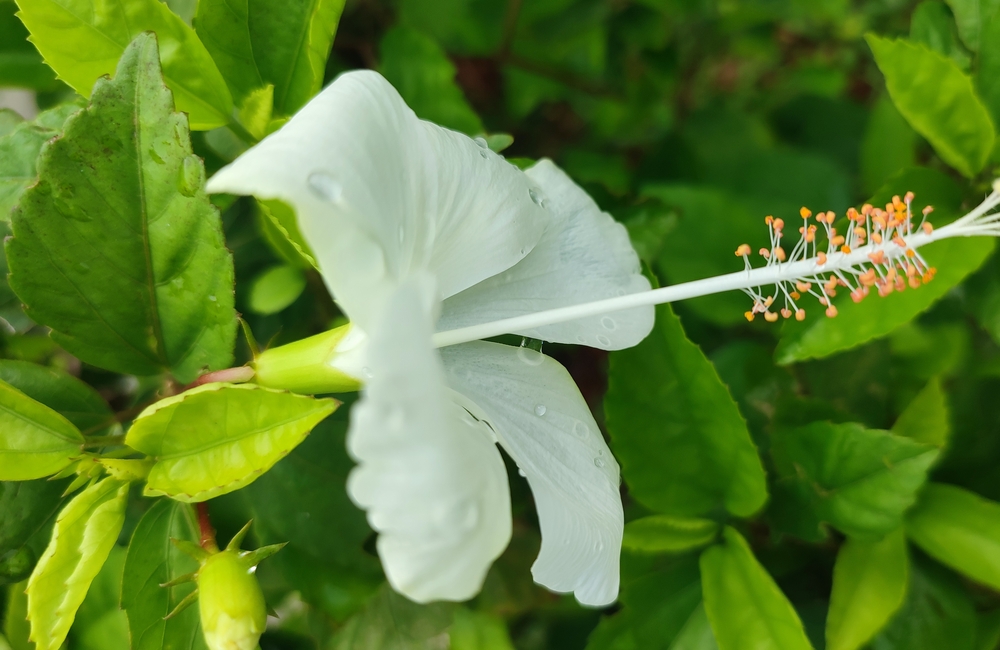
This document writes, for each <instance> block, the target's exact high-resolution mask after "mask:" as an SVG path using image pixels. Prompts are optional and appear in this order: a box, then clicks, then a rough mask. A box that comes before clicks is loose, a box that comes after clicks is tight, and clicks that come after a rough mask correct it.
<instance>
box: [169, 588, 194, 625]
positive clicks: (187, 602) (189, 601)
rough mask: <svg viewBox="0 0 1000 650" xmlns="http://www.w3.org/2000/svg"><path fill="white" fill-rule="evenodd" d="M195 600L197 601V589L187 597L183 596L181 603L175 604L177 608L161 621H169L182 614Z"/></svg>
mask: <svg viewBox="0 0 1000 650" xmlns="http://www.w3.org/2000/svg"><path fill="white" fill-rule="evenodd" d="M196 600H198V590H197V589H195V590H194V591H192V592H191V593H189V594H188V595H187V596H184V598H183V599H182V600H181V602H179V603H177V607H174V609H173V611H172V612H170V613H169V614H167V615H166V616H164V617H163V620H165V621H166V620H169V619H171V618H173V617H175V616H177V615H178V614H180V613H181V612H183V611H184V610H185V609H187V608H188V607H189V606H190V605H191V604H192V603H193V602H194V601H196Z"/></svg>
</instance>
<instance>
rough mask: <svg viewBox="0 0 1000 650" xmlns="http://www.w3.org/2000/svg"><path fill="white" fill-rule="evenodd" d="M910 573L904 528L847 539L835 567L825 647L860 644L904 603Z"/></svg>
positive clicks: (845, 649)
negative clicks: (868, 537)
mask: <svg viewBox="0 0 1000 650" xmlns="http://www.w3.org/2000/svg"><path fill="white" fill-rule="evenodd" d="M909 575H910V559H909V555H908V552H907V550H906V535H905V534H904V533H903V529H902V528H898V529H896V530H894V531H892V532H891V533H889V534H888V535H886V536H885V537H884V538H883V539H881V540H878V541H873V542H866V541H861V540H857V539H848V540H847V541H846V542H844V545H843V546H841V547H840V552H838V553H837V563H836V564H835V565H834V567H833V593H832V594H831V595H830V611H829V613H828V614H827V617H826V647H827V650H857V649H858V648H860V647H861V646H863V645H864V644H865V643H867V642H868V641H870V640H871V638H872V637H873V636H875V634H876V633H878V631H879V630H880V629H882V627H883V626H885V624H886V623H888V622H889V619H890V618H891V617H892V615H893V614H895V613H896V610H898V609H899V608H900V607H901V606H902V605H903V600H904V599H905V598H906V587H907V584H908V582H909Z"/></svg>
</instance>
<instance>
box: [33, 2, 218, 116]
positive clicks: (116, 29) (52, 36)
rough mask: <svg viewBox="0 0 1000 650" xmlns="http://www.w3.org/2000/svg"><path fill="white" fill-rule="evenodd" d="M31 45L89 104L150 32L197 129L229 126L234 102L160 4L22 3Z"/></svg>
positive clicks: (180, 104) (194, 41)
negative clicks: (141, 37) (100, 82)
mask: <svg viewBox="0 0 1000 650" xmlns="http://www.w3.org/2000/svg"><path fill="white" fill-rule="evenodd" d="M17 4H18V6H19V7H20V9H21V11H20V12H19V13H18V17H19V18H20V19H21V20H22V21H23V22H24V24H25V26H27V28H28V31H30V32H31V41H32V42H33V43H34V44H35V47H37V48H38V51H39V52H41V53H42V56H43V57H44V58H45V62H46V63H48V64H49V65H50V66H52V68H53V69H54V70H55V71H56V74H58V75H59V78H61V79H63V80H64V81H65V82H66V83H68V84H69V85H70V86H72V87H73V89H74V90H76V91H77V92H78V93H80V94H81V95H83V96H84V97H90V93H91V89H93V88H94V82H96V81H97V80H98V79H99V78H101V77H102V76H104V75H109V74H111V73H112V72H114V71H115V67H116V65H117V63H118V60H119V59H120V58H121V56H122V54H123V53H124V52H125V49H126V48H127V47H128V45H129V43H130V42H131V41H132V40H133V39H134V38H135V37H136V36H138V35H139V34H142V33H143V32H155V33H156V36H157V38H158V39H159V41H160V46H161V60H162V65H163V80H164V82H165V83H166V84H167V86H168V87H169V88H170V90H172V91H173V93H174V99H175V101H176V102H177V110H179V111H184V112H185V113H187V114H188V116H189V118H190V121H191V128H192V129H195V130H205V129H211V128H215V127H217V126H223V125H225V124H227V123H228V122H229V119H230V114H231V113H232V111H233V98H232V97H231V96H230V94H229V91H228V90H227V89H226V84H225V82H224V81H223V80H222V75H220V74H219V70H218V68H216V67H215V64H214V63H213V62H212V57H211V56H209V54H208V52H207V51H206V50H205V46H204V45H202V44H201V41H199V40H198V37H197V36H196V35H195V33H194V31H193V30H192V29H191V28H190V27H188V26H187V25H186V24H184V21H183V20H181V19H180V18H179V17H178V16H176V15H175V14H174V13H172V12H171V11H170V9H169V8H168V7H167V5H165V4H163V3H162V2H160V1H159V0H108V1H107V2H92V1H91V0H17Z"/></svg>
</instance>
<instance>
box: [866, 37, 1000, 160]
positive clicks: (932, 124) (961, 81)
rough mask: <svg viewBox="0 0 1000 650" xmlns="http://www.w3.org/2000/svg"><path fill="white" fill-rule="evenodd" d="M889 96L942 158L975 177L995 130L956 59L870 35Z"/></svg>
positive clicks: (869, 38)
mask: <svg viewBox="0 0 1000 650" xmlns="http://www.w3.org/2000/svg"><path fill="white" fill-rule="evenodd" d="M866 38H867V40H868V44H869V45H870V46H871V48H872V53H873V54H874V55H875V61H876V62H877V63H878V67H879V69H880V70H881V71H882V74H884V75H885V82H886V87H887V88H888V89H889V95H890V96H891V97H892V101H893V102H894V103H895V104H896V108H898V109H899V112H900V113H902V114H903V117H905V118H906V120H907V121H908V122H909V123H910V125H911V126H912V127H913V128H914V129H915V130H916V131H917V132H918V133H920V134H921V135H922V136H924V137H925V138H927V140H928V141H929V142H930V143H931V144H932V145H933V146H934V149H935V151H937V153H938V155H940V156H941V158H942V160H944V161H945V162H947V163H948V164H949V165H951V166H952V167H954V168H955V169H957V170H958V171H960V172H961V173H962V174H964V175H966V176H970V177H971V176H975V175H976V174H977V173H979V171H980V170H981V169H982V168H983V165H985V164H986V160H987V158H988V157H989V155H990V151H992V149H993V142H994V140H996V131H995V130H994V127H993V122H992V120H991V119H990V115H989V113H988V112H987V110H986V107H984V106H983V103H982V102H981V101H980V100H979V98H978V97H977V96H976V92H975V90H974V89H973V87H972V80H971V79H970V78H969V77H968V76H967V75H965V74H964V73H963V72H962V71H961V70H960V69H959V68H958V66H957V65H956V64H955V62H954V61H951V60H949V59H946V58H944V57H943V56H941V55H940V54H938V53H936V52H933V51H931V50H929V49H927V48H926V47H924V46H923V45H919V44H914V43H908V42H906V41H905V40H902V39H900V40H895V41H894V40H890V39H886V38H879V37H878V36H874V35H871V34H869V35H868V36H867V37H866Z"/></svg>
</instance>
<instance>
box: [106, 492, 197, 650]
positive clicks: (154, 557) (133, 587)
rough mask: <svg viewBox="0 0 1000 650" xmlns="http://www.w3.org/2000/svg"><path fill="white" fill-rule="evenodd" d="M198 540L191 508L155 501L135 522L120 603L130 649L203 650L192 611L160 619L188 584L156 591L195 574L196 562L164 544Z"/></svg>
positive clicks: (186, 590) (191, 586)
mask: <svg viewBox="0 0 1000 650" xmlns="http://www.w3.org/2000/svg"><path fill="white" fill-rule="evenodd" d="M171 539H180V540H187V541H190V542H195V541H197V540H198V531H197V526H196V524H195V522H194V514H193V513H192V511H191V506H188V505H186V504H182V503H177V502H176V501H171V500H169V499H160V500H159V501H157V502H156V503H155V504H153V507H152V508H150V509H149V510H147V511H146V514H144V515H143V516H142V519H140V520H139V525H138V526H136V529H135V532H134V533H133V534H132V541H131V542H129V545H128V555H127V556H126V557H125V570H124V578H123V583H122V598H121V605H122V608H123V609H124V610H125V613H126V614H127V615H128V626H129V630H130V632H131V637H132V650H161V648H170V649H171V650H205V648H206V646H205V640H204V636H203V635H202V633H201V622H200V620H199V618H198V610H197V608H195V607H191V608H188V609H186V610H184V611H183V612H181V613H179V614H177V615H176V616H173V617H171V618H170V619H167V620H164V617H165V616H166V615H167V614H169V613H170V612H172V611H173V610H174V607H176V606H177V604H178V603H179V602H180V601H181V600H182V599H183V598H184V597H185V596H187V595H188V594H189V593H191V592H192V591H193V590H194V588H195V585H194V583H185V584H180V585H177V586H174V587H161V586H160V585H161V584H164V583H167V582H170V581H171V580H174V579H175V578H179V577H180V576H183V575H185V574H187V573H191V572H193V571H197V570H198V562H197V561H195V560H193V559H191V558H190V557H188V556H187V555H185V554H184V553H182V552H181V551H180V550H179V549H178V548H177V546H176V545H174V544H173V543H172V542H171V541H170V540H171Z"/></svg>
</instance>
